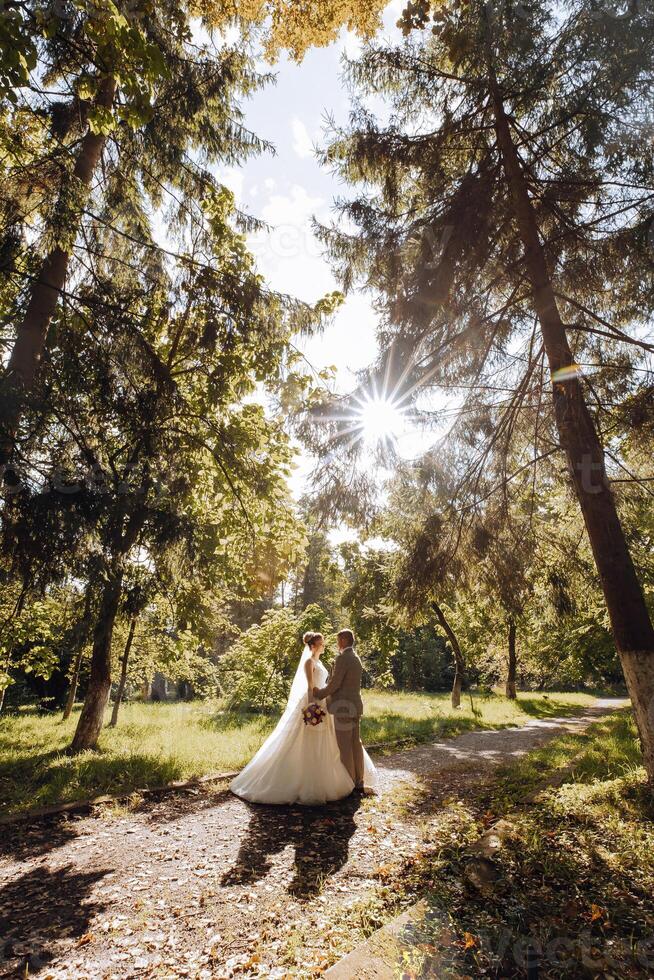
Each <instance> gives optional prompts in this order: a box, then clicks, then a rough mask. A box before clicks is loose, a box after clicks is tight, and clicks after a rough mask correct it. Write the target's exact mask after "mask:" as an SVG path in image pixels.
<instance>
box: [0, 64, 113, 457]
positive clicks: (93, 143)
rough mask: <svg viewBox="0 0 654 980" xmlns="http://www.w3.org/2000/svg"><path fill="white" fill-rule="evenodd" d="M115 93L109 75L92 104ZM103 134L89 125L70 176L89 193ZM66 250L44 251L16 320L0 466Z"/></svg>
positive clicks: (108, 101)
mask: <svg viewBox="0 0 654 980" xmlns="http://www.w3.org/2000/svg"><path fill="white" fill-rule="evenodd" d="M115 93H116V81H115V79H114V78H113V77H111V76H109V77H108V78H106V79H104V81H103V82H102V83H101V85H100V90H99V92H98V97H97V100H96V105H98V106H101V107H103V108H105V109H108V108H111V106H112V105H113V101H114V96H115ZM105 142H106V136H105V135H103V134H101V133H93V132H92V131H91V129H87V131H86V133H85V135H84V137H83V139H82V141H81V144H80V149H79V153H78V156H77V159H76V161H75V166H74V168H73V180H74V181H78V182H79V184H80V185H81V186H82V188H83V189H84V190H85V191H88V189H89V187H90V185H91V180H92V178H93V174H94V172H95V169H96V167H97V165H98V163H99V161H100V157H101V155H102V150H103V149H104V145H105ZM69 259H70V249H69V248H63V247H61V246H56V247H55V248H53V250H52V251H51V252H50V253H49V254H48V255H46V257H45V259H44V261H43V265H42V266H41V271H40V272H39V274H38V276H37V278H36V280H35V281H34V283H33V285H32V289H31V294H30V298H29V301H28V304H27V310H26V311H25V316H24V318H23V320H22V322H21V323H20V325H19V327H18V330H17V334H16V341H15V343H14V346H13V349H12V352H11V356H10V358H9V361H8V363H7V370H6V373H5V376H4V379H3V384H2V387H3V398H2V402H1V405H0V412H1V414H0V466H5V465H6V464H7V463H8V462H9V460H10V459H11V455H12V452H13V446H14V439H15V435H16V431H17V429H18V426H19V424H20V419H21V415H22V412H23V405H24V399H25V396H26V395H27V394H28V393H29V392H30V391H31V389H32V387H33V385H34V379H35V377H36V373H37V370H38V367H39V364H40V362H41V357H42V355H43V348H44V346H45V339H46V336H47V333H48V328H49V326H50V321H51V320H52V316H53V314H54V311H55V309H56V307H57V303H58V301H59V297H60V295H61V292H62V290H63V288H64V285H65V282H66V273H67V271H68V262H69Z"/></svg>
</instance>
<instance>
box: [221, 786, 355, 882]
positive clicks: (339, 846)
mask: <svg viewBox="0 0 654 980" xmlns="http://www.w3.org/2000/svg"><path fill="white" fill-rule="evenodd" d="M245 806H247V808H248V810H249V811H250V822H249V825H248V828H247V831H246V832H245V835H244V837H243V841H242V843H241V846H240V848H239V852H238V855H237V857H236V860H235V862H234V865H233V867H231V868H230V869H229V870H228V871H226V872H225V874H224V875H223V878H222V881H221V884H222V885H224V886H229V885H244V884H252V883H254V882H255V881H259V880H260V879H261V878H264V877H265V876H266V875H267V874H268V873H269V872H270V871H271V870H272V867H273V858H274V856H275V855H277V854H281V852H282V851H284V850H285V849H286V848H287V847H292V848H293V849H294V851H295V861H294V869H293V878H292V880H291V882H290V884H289V885H288V889H287V890H288V892H289V894H291V895H293V896H295V897H296V898H300V899H302V898H310V897H312V896H314V895H316V894H317V893H318V892H319V891H320V890H321V888H322V885H323V883H324V881H325V879H326V878H328V877H330V876H331V875H333V874H335V873H336V872H337V871H339V870H340V869H341V868H342V867H343V866H344V865H345V864H346V863H347V860H348V856H349V847H350V840H351V839H352V837H353V835H354V833H355V832H356V829H357V825H356V821H355V819H354V818H355V815H356V812H357V810H358V809H359V807H360V806H361V797H360V796H359V795H358V794H352V796H348V797H346V798H345V799H344V800H339V801H338V802H335V803H328V804H326V805H325V806H322V807H307V806H266V805H264V804H253V803H246V804H245Z"/></svg>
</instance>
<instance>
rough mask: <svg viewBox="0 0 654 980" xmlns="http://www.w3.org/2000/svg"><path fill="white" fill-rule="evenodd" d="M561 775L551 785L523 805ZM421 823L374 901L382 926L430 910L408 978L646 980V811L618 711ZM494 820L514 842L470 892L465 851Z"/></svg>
mask: <svg viewBox="0 0 654 980" xmlns="http://www.w3.org/2000/svg"><path fill="white" fill-rule="evenodd" d="M557 773H558V774H559V775H560V776H561V775H563V781H562V783H561V785H556V786H550V787H549V788H546V789H544V790H542V791H541V792H540V793H539V795H538V797H537V800H536V802H535V803H533V802H532V803H531V804H529V805H527V804H525V802H524V800H525V797H526V796H527V795H529V794H530V793H532V791H533V790H534V789H536V788H539V787H542V786H543V782H544V781H546V780H547V778H548V777H550V776H554V775H556V774H557ZM425 802H426V801H425V800H421V801H420V803H421V812H422V813H423V814H425V811H426V806H425ZM429 816H430V819H429V821H428V832H427V833H426V835H425V846H424V848H423V850H422V852H421V853H419V855H418V857H417V858H416V859H413V860H410V861H407V862H405V863H404V864H403V865H401V866H399V867H398V868H396V869H395V871H394V873H393V876H392V877H391V878H390V879H387V880H384V881H383V882H380V886H379V890H378V893H377V895H376V897H375V909H376V911H377V914H378V915H379V914H380V912H381V910H382V908H383V907H384V904H385V905H386V914H385V915H382V916H381V917H382V919H383V920H386V919H387V918H388V916H389V915H392V914H393V913H394V912H395V911H397V910H398V908H399V907H405V906H406V905H407V904H411V902H413V901H415V900H416V899H417V898H423V899H425V900H426V902H427V905H428V908H429V910H430V911H429V914H428V917H427V920H426V924H423V925H424V928H423V927H422V926H421V925H420V924H419V925H418V926H417V927H414V930H416V931H415V934H416V935H417V934H418V933H419V935H420V941H419V942H418V941H414V939H411V940H410V941H409V944H408V945H409V949H408V950H407V951H406V952H405V958H406V963H405V976H409V977H422V976H436V975H438V976H441V975H442V976H450V975H452V976H462V975H471V976H501V977H507V978H513V977H515V978H529V977H539V978H541V980H550V978H551V980H555V978H556V980H559V978H570V980H573V978H574V980H576V978H579V977H582V978H583V977H588V978H591V977H593V978H594V977H607V978H618V977H619V978H628V977H642V978H650V977H652V976H654V798H653V796H652V793H651V790H648V788H647V786H646V781H645V772H644V770H643V769H642V768H641V759H640V751H639V746H638V740H637V736H636V730H635V726H634V723H633V719H632V717H631V714H630V712H629V711H628V710H625V711H619V712H616V713H615V714H613V715H611V716H609V717H608V718H606V719H604V720H602V721H601V722H597V723H595V724H594V725H592V726H591V727H590V728H589V729H588V730H587V732H586V733H585V734H579V735H563V736H561V737H559V738H557V739H554V740H553V741H551V742H550V743H548V745H546V746H544V747H543V748H541V749H539V750H536V751H534V752H532V753H530V754H529V755H528V756H525V757H524V758H522V759H521V760H519V761H518V762H516V763H515V764H512V765H511V766H507V767H504V768H503V769H501V770H500V771H498V772H497V773H496V774H494V775H493V777H492V779H490V780H489V781H488V782H487V783H485V784H484V785H483V786H480V787H478V790H477V792H476V793H475V794H474V797H471V796H468V797H466V795H465V793H463V792H461V793H459V794H458V795H457V794H455V795H454V797H453V798H452V799H451V800H447V801H446V802H445V803H443V802H442V801H441V802H440V803H438V804H436V805H435V806H434V807H433V809H432V811H431V813H430V814H429ZM497 817H503V818H505V819H507V820H508V822H509V823H510V825H511V830H510V834H509V836H508V838H507V839H506V841H505V843H504V845H503V846H502V847H501V848H500V849H499V850H498V851H497V853H496V855H495V858H494V861H493V865H494V869H495V873H494V875H493V876H491V877H490V878H486V879H485V882H484V880H483V879H482V880H481V882H480V880H479V879H477V880H475V879H474V875H473V876H471V873H470V872H471V868H472V867H474V866H475V865H474V861H473V864H472V865H471V863H470V861H471V855H470V852H469V851H468V850H467V848H468V845H469V844H470V842H471V841H474V840H476V839H478V838H479V837H480V836H481V835H482V834H483V833H484V832H485V830H487V829H488V827H489V825H491V824H492V822H493V820H494V819H495V818H497ZM430 921H431V922H432V923H433V925H431V926H430V925H429V922H430ZM443 922H445V923H447V927H446V928H445V929H443V927H442V924H443ZM448 970H449V971H451V972H448Z"/></svg>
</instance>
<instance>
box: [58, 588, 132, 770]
mask: <svg viewBox="0 0 654 980" xmlns="http://www.w3.org/2000/svg"><path fill="white" fill-rule="evenodd" d="M122 585H123V572H122V569H121V570H119V571H117V570H116V569H114V570H112V572H111V573H110V575H109V577H108V578H107V581H106V582H105V585H104V589H103V591H102V596H101V599H100V609H99V611H98V621H97V623H96V625H95V630H94V633H93V652H92V654H91V673H90V676H89V686H88V690H87V692H86V698H85V699H84V707H83V708H82V712H81V714H80V716H79V721H78V723H77V729H76V731H75V735H74V737H73V741H72V744H71V751H72V752H82V751H83V750H84V749H94V748H95V747H96V745H97V742H98V736H99V735H100V732H101V730H102V722H103V719H104V711H105V708H106V707H107V701H108V700H109V692H110V691H111V638H112V634H113V629H114V623H115V621H116V614H117V612H118V604H119V602H120V594H121V590H122Z"/></svg>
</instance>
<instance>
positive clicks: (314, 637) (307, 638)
mask: <svg viewBox="0 0 654 980" xmlns="http://www.w3.org/2000/svg"><path fill="white" fill-rule="evenodd" d="M302 639H303V641H304V643H305V644H306V645H307V646H308V647H309V648H310V649H311V648H312V647H315V645H316V643H319V642H320V641H321V640H324V639H325V637H324V636H323V635H322V633H312V632H311V630H309V632H307V633H305V634H304V636H303V637H302Z"/></svg>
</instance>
